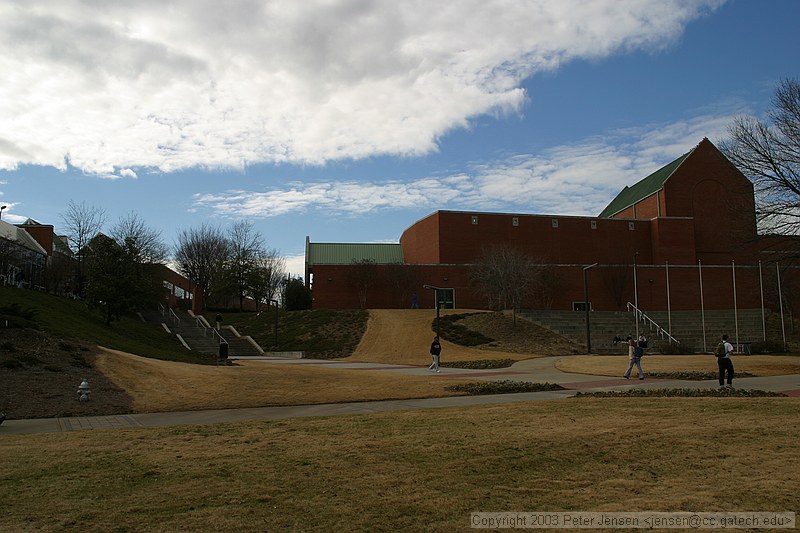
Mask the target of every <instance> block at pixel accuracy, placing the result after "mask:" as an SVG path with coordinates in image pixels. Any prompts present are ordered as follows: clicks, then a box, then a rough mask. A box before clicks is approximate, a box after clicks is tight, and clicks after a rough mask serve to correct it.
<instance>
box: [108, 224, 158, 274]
mask: <svg viewBox="0 0 800 533" xmlns="http://www.w3.org/2000/svg"><path fill="white" fill-rule="evenodd" d="M110 236H111V238H112V239H114V240H115V241H116V242H117V244H119V245H120V246H122V247H124V248H125V249H126V251H127V253H128V254H129V256H130V257H133V258H135V260H136V261H137V262H139V263H142V264H145V263H153V264H163V263H164V262H166V259H167V255H168V254H167V245H166V244H164V241H163V240H162V238H161V232H159V231H156V230H155V229H153V228H151V227H149V226H148V225H147V224H145V222H144V221H143V220H142V219H141V218H140V217H139V215H137V214H136V213H134V212H131V213H129V214H128V215H126V216H125V217H123V218H121V219H119V221H118V222H117V223H116V224H114V227H112V228H111V235H110Z"/></svg>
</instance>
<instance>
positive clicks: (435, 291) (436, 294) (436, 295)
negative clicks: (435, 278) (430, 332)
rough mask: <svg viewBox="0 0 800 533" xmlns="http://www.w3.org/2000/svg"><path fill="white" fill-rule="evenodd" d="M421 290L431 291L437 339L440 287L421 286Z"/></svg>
mask: <svg viewBox="0 0 800 533" xmlns="http://www.w3.org/2000/svg"><path fill="white" fill-rule="evenodd" d="M422 288H423V289H432V290H433V299H434V304H435V305H436V336H437V337H439V291H440V290H441V287H434V286H433V285H423V286H422Z"/></svg>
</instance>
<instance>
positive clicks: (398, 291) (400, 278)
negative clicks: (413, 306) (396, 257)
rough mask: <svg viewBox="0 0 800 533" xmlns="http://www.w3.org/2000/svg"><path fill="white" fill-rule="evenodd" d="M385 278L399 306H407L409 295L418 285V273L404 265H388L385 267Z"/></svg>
mask: <svg viewBox="0 0 800 533" xmlns="http://www.w3.org/2000/svg"><path fill="white" fill-rule="evenodd" d="M386 278H387V281H388V283H389V285H390V286H391V287H392V288H394V290H395V295H396V296H397V301H398V303H399V306H400V307H401V308H402V307H406V306H408V304H409V301H410V298H409V294H410V293H411V292H412V291H413V289H414V287H415V286H416V285H419V273H418V272H417V271H416V270H414V269H413V267H411V266H409V265H406V264H405V263H390V264H388V265H386Z"/></svg>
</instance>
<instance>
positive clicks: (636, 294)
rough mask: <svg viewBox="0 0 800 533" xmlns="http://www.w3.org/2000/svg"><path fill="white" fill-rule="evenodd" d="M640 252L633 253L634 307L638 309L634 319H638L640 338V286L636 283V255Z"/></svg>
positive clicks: (634, 313)
mask: <svg viewBox="0 0 800 533" xmlns="http://www.w3.org/2000/svg"><path fill="white" fill-rule="evenodd" d="M638 255H639V252H635V253H634V254H633V307H635V308H636V309H635V310H634V312H633V316H634V319H635V320H636V338H637V339H638V338H639V287H638V285H637V284H636V256H638Z"/></svg>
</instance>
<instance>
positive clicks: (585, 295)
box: [583, 263, 597, 355]
mask: <svg viewBox="0 0 800 533" xmlns="http://www.w3.org/2000/svg"><path fill="white" fill-rule="evenodd" d="M596 266H597V263H594V264H591V265H589V266H585V267H583V308H584V309H583V310H584V312H585V313H586V353H587V354H589V355H591V353H592V334H591V330H590V329H589V269H591V268H594V267H596Z"/></svg>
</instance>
